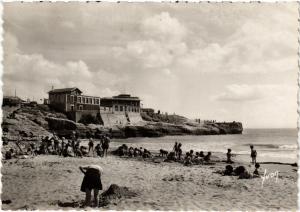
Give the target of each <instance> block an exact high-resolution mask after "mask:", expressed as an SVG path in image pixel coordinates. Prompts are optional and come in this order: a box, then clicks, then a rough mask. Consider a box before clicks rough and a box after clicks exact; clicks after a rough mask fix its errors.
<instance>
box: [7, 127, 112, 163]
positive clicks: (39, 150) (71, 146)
mask: <svg viewBox="0 0 300 212" xmlns="http://www.w3.org/2000/svg"><path fill="white" fill-rule="evenodd" d="M109 144H110V138H109V136H108V135H102V136H101V137H100V139H99V143H96V141H94V139H93V138H92V137H90V138H89V142H88V147H87V146H84V145H81V140H80V139H78V137H77V136H76V133H75V132H72V135H71V138H70V139H65V137H61V138H59V137H58V136H57V135H56V134H55V133H53V136H52V137H49V136H45V137H42V138H41V142H40V143H39V144H38V145H36V144H35V143H33V142H30V143H28V144H27V145H26V147H25V149H24V148H22V147H21V145H20V141H18V142H16V145H17V146H18V148H19V151H16V150H14V149H12V148H11V149H9V150H8V151H6V153H5V159H11V158H13V157H14V156H16V155H17V154H18V153H17V152H19V154H22V155H31V156H36V155H45V154H48V155H59V156H63V157H85V156H90V155H91V154H92V155H93V156H95V155H96V156H100V157H104V156H107V151H108V149H109Z"/></svg>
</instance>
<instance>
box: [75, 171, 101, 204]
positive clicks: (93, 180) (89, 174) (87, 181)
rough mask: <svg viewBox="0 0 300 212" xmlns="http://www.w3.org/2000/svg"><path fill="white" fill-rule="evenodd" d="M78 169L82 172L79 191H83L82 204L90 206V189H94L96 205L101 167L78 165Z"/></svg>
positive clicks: (95, 202) (99, 187) (99, 188)
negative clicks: (83, 199) (83, 198)
mask: <svg viewBox="0 0 300 212" xmlns="http://www.w3.org/2000/svg"><path fill="white" fill-rule="evenodd" d="M79 169H80V171H81V172H82V173H83V174H84V178H83V180H82V183H81V188H80V191H82V192H85V202H84V206H91V197H92V190H94V202H93V203H94V204H93V205H92V206H94V207H98V194H99V190H102V182H101V175H102V174H103V169H102V168H101V167H100V166H98V165H88V166H79Z"/></svg>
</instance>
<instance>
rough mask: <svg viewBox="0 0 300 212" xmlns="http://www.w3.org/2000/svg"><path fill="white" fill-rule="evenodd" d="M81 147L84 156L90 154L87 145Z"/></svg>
mask: <svg viewBox="0 0 300 212" xmlns="http://www.w3.org/2000/svg"><path fill="white" fill-rule="evenodd" d="M79 149H80V152H81V154H82V156H88V154H89V152H88V150H87V147H86V146H80V148H79Z"/></svg>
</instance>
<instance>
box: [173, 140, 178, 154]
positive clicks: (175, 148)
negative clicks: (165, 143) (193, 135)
mask: <svg viewBox="0 0 300 212" xmlns="http://www.w3.org/2000/svg"><path fill="white" fill-rule="evenodd" d="M173 152H175V157H177V154H178V144H177V142H175V145H174V147H173Z"/></svg>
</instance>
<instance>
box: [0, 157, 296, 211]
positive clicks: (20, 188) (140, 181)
mask: <svg viewBox="0 0 300 212" xmlns="http://www.w3.org/2000/svg"><path fill="white" fill-rule="evenodd" d="M90 163H93V164H94V163H96V164H99V165H101V166H102V167H103V169H104V175H103V177H102V180H103V185H104V190H105V189H107V188H108V187H109V185H111V184H117V185H120V186H126V187H128V188H130V189H131V190H132V191H135V192H136V193H137V194H138V195H137V196H136V197H132V198H128V199H121V200H120V201H119V202H117V203H116V204H111V205H108V206H105V207H104V209H110V210H138V209H139V210H200V209H203V210H256V209H262V210H295V209H296V208H297V172H296V169H295V167H292V166H287V165H276V166H274V165H269V164H266V165H263V167H262V170H263V169H264V168H267V169H268V170H269V171H272V170H279V179H278V181H277V183H276V182H275V180H274V179H269V180H266V181H265V183H264V186H263V187H261V181H262V180H261V179H260V178H255V179H243V180H241V179H240V180H239V179H237V177H235V176H221V175H220V174H218V173H215V172H216V171H217V170H221V169H223V168H224V167H225V164H222V163H218V164H216V165H202V166H200V165H197V166H192V167H186V166H183V165H182V164H177V163H165V162H164V163H153V162H145V161H143V160H142V159H140V160H135V159H126V158H119V157H116V156H108V157H107V158H92V157H88V158H61V157H57V156H38V157H35V158H33V159H26V160H15V159H14V160H10V161H4V163H3V167H2V175H3V176H2V183H3V184H2V185H3V189H2V191H3V193H2V200H8V199H9V200H11V201H12V203H11V204H3V205H2V208H3V209H5V210H7V209H12V210H15V209H59V208H60V209H62V208H61V207H59V206H58V202H59V201H60V202H63V203H72V202H80V201H82V200H83V199H84V197H85V195H84V193H83V192H80V190H79V189H80V185H81V181H82V178H83V175H82V173H81V172H80V171H79V169H78V167H79V166H80V165H86V164H90ZM248 168H249V170H253V167H248ZM64 209H73V208H64ZM78 209H79V208H78Z"/></svg>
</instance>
